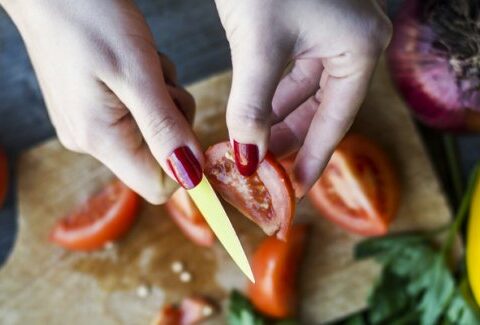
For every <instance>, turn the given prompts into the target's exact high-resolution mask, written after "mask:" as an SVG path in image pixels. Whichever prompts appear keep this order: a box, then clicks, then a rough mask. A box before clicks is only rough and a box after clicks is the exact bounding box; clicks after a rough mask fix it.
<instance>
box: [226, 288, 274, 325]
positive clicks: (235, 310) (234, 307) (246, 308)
mask: <svg viewBox="0 0 480 325" xmlns="http://www.w3.org/2000/svg"><path fill="white" fill-rule="evenodd" d="M228 324H229V325H265V321H264V319H263V318H262V317H261V316H260V315H258V314H256V313H255V311H254V310H253V306H252V304H251V303H250V301H248V299H247V298H245V297H244V296H243V295H242V294H241V293H240V292H238V291H236V290H234V291H232V293H231V294H230V308H229V313H228Z"/></svg>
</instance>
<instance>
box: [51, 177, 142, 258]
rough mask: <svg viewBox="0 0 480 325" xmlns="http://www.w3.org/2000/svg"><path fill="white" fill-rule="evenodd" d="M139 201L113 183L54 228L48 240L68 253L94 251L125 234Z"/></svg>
mask: <svg viewBox="0 0 480 325" xmlns="http://www.w3.org/2000/svg"><path fill="white" fill-rule="evenodd" d="M139 203H140V199H139V197H138V195H137V194H136V193H135V192H133V191H132V190H131V189H130V188H128V187H127V186H126V185H124V184H123V183H122V182H120V181H114V182H112V183H111V184H109V185H107V186H106V187H105V188H103V189H102V190H101V191H100V192H99V193H97V194H95V195H94V196H92V197H91V198H90V199H89V200H88V201H87V202H85V203H84V204H82V205H80V206H79V207H77V208H76V209H75V210H74V211H73V212H71V213H70V214H69V215H67V216H66V217H64V218H62V219H61V220H59V221H58V223H57V224H56V225H55V226H54V228H53V230H52V233H51V234H50V239H51V240H52V241H53V242H55V243H56V244H58V245H60V246H62V247H64V248H67V249H71V250H94V249H98V248H102V247H103V246H104V245H105V244H106V243H107V242H109V241H113V240H116V239H118V238H120V237H121V236H122V235H124V234H125V233H126V232H127V231H128V230H129V229H130V228H131V226H132V224H133V222H134V221H135V219H136V216H137V211H138V206H139Z"/></svg>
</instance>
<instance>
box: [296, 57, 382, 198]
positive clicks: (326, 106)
mask: <svg viewBox="0 0 480 325" xmlns="http://www.w3.org/2000/svg"><path fill="white" fill-rule="evenodd" d="M373 67H374V64H369V65H367V68H365V69H363V71H361V72H358V73H354V74H351V75H347V76H345V77H342V76H339V77H336V76H332V75H328V78H327V79H326V81H325V88H324V89H323V94H322V98H321V103H320V107H319V109H318V110H317V112H316V113H315V115H314V117H313V121H312V123H311V126H310V128H309V130H308V133H307V135H306V137H305V141H304V143H303V145H302V147H301V149H300V151H299V152H298V154H297V157H296V160H295V166H294V172H293V174H294V175H293V176H294V183H295V192H296V195H297V197H303V196H304V195H305V193H306V192H307V191H308V190H309V189H310V188H311V186H312V185H313V184H314V183H315V181H316V180H317V179H318V178H319V176H320V173H321V172H322V170H323V168H324V167H325V165H326V163H327V162H328V159H329V158H330V156H331V154H332V153H333V150H334V149H335V147H336V146H337V144H338V142H339V141H340V140H341V139H342V137H343V136H344V135H345V133H346V131H347V130H348V128H349V127H350V125H351V123H352V121H353V118H354V116H355V114H356V112H357V110H358V108H359V107H360V104H361V102H362V101H363V98H364V97H365V94H366V90H367V88H368V83H369V79H370V75H371V72H372V70H373Z"/></svg>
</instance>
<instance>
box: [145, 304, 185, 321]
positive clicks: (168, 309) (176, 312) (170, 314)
mask: <svg viewBox="0 0 480 325" xmlns="http://www.w3.org/2000/svg"><path fill="white" fill-rule="evenodd" d="M181 317H182V314H181V312H180V309H178V307H177V306H174V305H166V306H164V307H163V308H162V309H161V310H160V312H159V313H158V314H157V315H156V316H155V319H154V320H153V321H152V322H151V325H180V321H181Z"/></svg>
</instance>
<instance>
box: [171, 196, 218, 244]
mask: <svg viewBox="0 0 480 325" xmlns="http://www.w3.org/2000/svg"><path fill="white" fill-rule="evenodd" d="M165 208H166V209H167V211H168V212H169V215H170V217H171V218H172V219H173V221H174V222H175V223H176V224H177V226H178V227H179V228H180V230H182V232H183V233H184V234H185V236H187V238H189V239H190V240H192V241H193V242H194V243H195V244H197V245H199V246H205V247H210V246H212V245H213V244H214V243H215V234H214V233H213V231H212V230H211V229H210V226H209V225H208V224H207V222H206V221H205V219H204V218H203V216H202V214H201V213H200V211H199V210H198V209H197V207H196V206H195V203H193V201H192V199H191V198H190V196H189V195H188V193H187V191H186V190H185V189H183V188H179V189H178V190H177V191H176V192H175V193H174V194H173V195H172V197H171V198H170V199H169V200H168V201H167V203H166V204H165Z"/></svg>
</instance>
